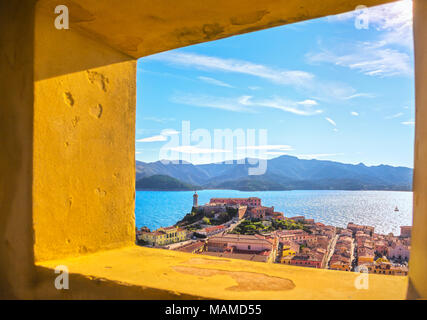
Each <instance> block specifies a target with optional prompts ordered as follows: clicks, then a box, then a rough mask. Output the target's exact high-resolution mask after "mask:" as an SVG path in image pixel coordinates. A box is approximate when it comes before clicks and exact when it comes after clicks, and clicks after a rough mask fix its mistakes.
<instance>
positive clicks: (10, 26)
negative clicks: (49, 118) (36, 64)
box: [0, 0, 34, 298]
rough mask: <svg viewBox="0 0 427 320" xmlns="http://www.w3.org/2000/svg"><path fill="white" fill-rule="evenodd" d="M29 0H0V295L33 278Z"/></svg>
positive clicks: (22, 290) (15, 293)
mask: <svg viewBox="0 0 427 320" xmlns="http://www.w3.org/2000/svg"><path fill="white" fill-rule="evenodd" d="M33 31H34V1H19V2H18V1H5V0H0V146H1V151H0V297H9V298H13V297H26V296H28V295H29V294H30V293H29V292H30V291H31V289H30V283H31V282H32V281H33V278H34V274H33V271H34V270H33V264H34V260H33V230H32V220H31V211H32V210H31V207H32V193H31V188H32V183H31V180H32V142H33Z"/></svg>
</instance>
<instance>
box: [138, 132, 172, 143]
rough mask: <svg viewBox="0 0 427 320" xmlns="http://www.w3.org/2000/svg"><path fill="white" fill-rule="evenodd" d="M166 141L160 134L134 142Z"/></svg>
mask: <svg viewBox="0 0 427 320" xmlns="http://www.w3.org/2000/svg"><path fill="white" fill-rule="evenodd" d="M166 140H167V137H166V136H162V135H161V134H159V135H156V136H151V137H147V138H142V139H138V140H136V142H159V141H166Z"/></svg>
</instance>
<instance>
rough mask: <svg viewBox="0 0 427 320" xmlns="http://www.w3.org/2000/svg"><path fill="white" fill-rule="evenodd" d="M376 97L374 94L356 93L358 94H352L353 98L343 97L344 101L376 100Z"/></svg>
mask: <svg viewBox="0 0 427 320" xmlns="http://www.w3.org/2000/svg"><path fill="white" fill-rule="evenodd" d="M375 97H376V95H374V94H372V93H356V94H352V95H351V96H348V97H343V99H344V100H351V99H355V98H375Z"/></svg>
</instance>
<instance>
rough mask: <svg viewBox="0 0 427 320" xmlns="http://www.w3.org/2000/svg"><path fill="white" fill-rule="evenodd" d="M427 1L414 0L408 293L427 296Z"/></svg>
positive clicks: (409, 294)
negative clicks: (412, 186) (412, 187)
mask: <svg viewBox="0 0 427 320" xmlns="http://www.w3.org/2000/svg"><path fill="white" fill-rule="evenodd" d="M426 24H427V1H425V0H414V40H415V47H414V50H415V106H416V118H415V157H414V160H415V164H414V168H415V170H414V219H413V228H412V243H411V259H410V261H409V278H410V286H409V292H408V297H409V298H417V297H420V296H421V297H423V298H427V125H426V124H427V26H426Z"/></svg>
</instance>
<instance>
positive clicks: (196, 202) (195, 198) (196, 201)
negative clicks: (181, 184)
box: [193, 191, 199, 208]
mask: <svg viewBox="0 0 427 320" xmlns="http://www.w3.org/2000/svg"><path fill="white" fill-rule="evenodd" d="M198 206H199V195H198V194H197V192H196V191H195V192H194V194H193V207H195V208H197V207H198Z"/></svg>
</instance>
